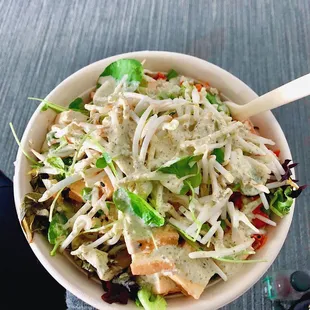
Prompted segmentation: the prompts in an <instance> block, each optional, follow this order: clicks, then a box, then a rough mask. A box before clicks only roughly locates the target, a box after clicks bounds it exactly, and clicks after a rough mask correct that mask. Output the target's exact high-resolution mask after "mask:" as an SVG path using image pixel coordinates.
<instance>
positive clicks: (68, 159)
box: [62, 157, 73, 166]
mask: <svg viewBox="0 0 310 310" xmlns="http://www.w3.org/2000/svg"><path fill="white" fill-rule="evenodd" d="M62 161H63V162H64V164H65V165H66V166H71V165H72V162H73V157H65V158H63V159H62Z"/></svg>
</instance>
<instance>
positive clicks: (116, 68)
mask: <svg viewBox="0 0 310 310" xmlns="http://www.w3.org/2000/svg"><path fill="white" fill-rule="evenodd" d="M126 74H127V76H128V81H129V82H133V81H137V82H141V80H142V76H143V67H142V65H141V63H140V61H138V60H136V59H119V60H117V61H115V62H112V63H111V64H110V65H109V66H107V67H106V68H105V70H104V71H103V72H102V73H101V74H100V76H112V77H114V79H115V80H117V81H119V80H121V79H122V77H123V76H124V75H126Z"/></svg>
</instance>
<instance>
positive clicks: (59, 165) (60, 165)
mask: <svg viewBox="0 0 310 310" xmlns="http://www.w3.org/2000/svg"><path fill="white" fill-rule="evenodd" d="M46 162H47V163H49V164H50V165H51V166H52V167H54V168H56V169H59V170H61V171H64V170H65V164H64V162H63V161H62V159H61V158H60V157H49V158H48V159H47V160H46Z"/></svg>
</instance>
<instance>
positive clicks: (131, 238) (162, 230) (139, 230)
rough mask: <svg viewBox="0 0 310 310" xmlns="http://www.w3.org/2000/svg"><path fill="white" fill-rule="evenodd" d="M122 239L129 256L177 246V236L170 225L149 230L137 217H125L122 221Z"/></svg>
mask: <svg viewBox="0 0 310 310" xmlns="http://www.w3.org/2000/svg"><path fill="white" fill-rule="evenodd" d="M124 238H125V242H126V246H127V249H128V252H129V254H136V253H140V252H145V253H150V252H152V251H153V250H154V248H155V247H161V246H164V245H177V244H178V240H179V234H178V233H177V231H176V230H175V229H174V228H173V227H172V226H170V225H166V226H165V227H158V228H150V227H148V226H146V225H144V223H143V222H142V221H141V220H140V219H139V218H138V217H136V216H134V215H127V216H126V218H125V221H124Z"/></svg>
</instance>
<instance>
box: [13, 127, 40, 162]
mask: <svg viewBox="0 0 310 310" xmlns="http://www.w3.org/2000/svg"><path fill="white" fill-rule="evenodd" d="M9 125H10V128H11V131H12V134H13V137H14V139H15V141H16V143H17V145H18V146H19V148H20V150H21V151H22V152H23V154H24V155H25V157H26V158H27V159H28V160H29V161H30V162H32V163H33V164H34V165H39V166H43V165H42V164H40V163H38V162H37V161H36V160H34V159H33V158H32V157H31V156H30V155H29V154H28V153H27V152H26V151H25V150H24V149H23V148H22V147H21V143H20V141H19V139H18V137H17V134H16V132H15V129H14V127H13V124H12V123H10V124H9Z"/></svg>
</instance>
